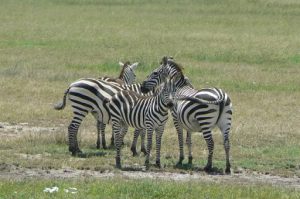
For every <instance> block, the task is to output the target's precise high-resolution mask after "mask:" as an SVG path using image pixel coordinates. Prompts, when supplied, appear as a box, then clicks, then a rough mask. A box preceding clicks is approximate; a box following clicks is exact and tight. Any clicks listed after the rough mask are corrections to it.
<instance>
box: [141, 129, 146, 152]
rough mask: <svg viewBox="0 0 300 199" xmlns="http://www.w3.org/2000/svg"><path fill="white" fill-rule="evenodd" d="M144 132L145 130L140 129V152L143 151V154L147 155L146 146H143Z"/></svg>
mask: <svg viewBox="0 0 300 199" xmlns="http://www.w3.org/2000/svg"><path fill="white" fill-rule="evenodd" d="M145 134H146V131H145V130H144V129H143V130H141V131H140V135H141V152H143V153H144V155H147V151H146V147H145Z"/></svg>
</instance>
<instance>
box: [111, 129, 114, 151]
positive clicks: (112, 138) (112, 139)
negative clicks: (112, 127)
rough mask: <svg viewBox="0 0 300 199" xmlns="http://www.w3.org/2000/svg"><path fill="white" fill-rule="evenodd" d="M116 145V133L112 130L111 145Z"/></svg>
mask: <svg viewBox="0 0 300 199" xmlns="http://www.w3.org/2000/svg"><path fill="white" fill-rule="evenodd" d="M113 146H115V133H114V131H112V133H111V138H110V147H111V148H113Z"/></svg>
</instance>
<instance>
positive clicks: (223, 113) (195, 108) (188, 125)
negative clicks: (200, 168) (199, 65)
mask: <svg viewBox="0 0 300 199" xmlns="http://www.w3.org/2000/svg"><path fill="white" fill-rule="evenodd" d="M165 74H167V75H165ZM175 75H176V76H177V77H178V78H177V79H176V80H175V87H176V93H175V103H174V107H173V109H172V116H173V121H174V125H175V128H176V130H177V134H178V141H179V151H180V155H179V162H178V165H181V164H182V161H183V159H184V152H183V129H185V130H187V143H188V147H189V163H190V164H191V163H192V152H191V145H192V142H191V132H195V131H199V132H202V134H203V137H204V139H205V141H206V143H207V147H208V151H209V154H208V160H207V164H206V166H205V170H206V171H211V170H212V157H213V149H214V141H213V137H212V133H211V132H212V129H213V128H214V127H215V126H218V128H219V129H220V130H221V132H222V134H223V138H224V148H225V153H226V169H225V172H226V173H230V161H229V150H230V144H229V132H230V129H231V118H232V103H231V100H230V98H229V96H228V95H227V94H226V93H225V92H224V91H223V90H221V89H218V88H205V89H201V90H196V89H194V88H193V86H192V85H191V84H190V82H189V81H188V79H187V78H186V77H185V76H184V75H183V73H182V70H181V67H180V66H179V65H178V64H177V63H175V62H174V60H173V59H172V58H167V57H164V58H163V60H162V63H161V66H160V67H159V68H157V69H155V70H154V71H153V72H152V74H151V75H149V76H148V79H147V80H145V81H144V82H143V85H142V91H143V92H147V91H148V90H150V89H153V87H155V86H157V85H159V84H160V83H161V82H163V81H164V80H165V78H167V77H169V78H172V77H173V76H175ZM176 99H177V100H176Z"/></svg>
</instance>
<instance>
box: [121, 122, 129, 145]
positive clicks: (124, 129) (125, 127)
mask: <svg viewBox="0 0 300 199" xmlns="http://www.w3.org/2000/svg"><path fill="white" fill-rule="evenodd" d="M121 132H122V133H121V139H122V145H124V144H125V143H124V137H125V135H126V134H127V132H128V126H123V128H122V129H121Z"/></svg>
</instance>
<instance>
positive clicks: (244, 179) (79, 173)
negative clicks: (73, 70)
mask: <svg viewBox="0 0 300 199" xmlns="http://www.w3.org/2000/svg"><path fill="white" fill-rule="evenodd" d="M56 130H57V129H55V128H52V127H30V126H29V125H28V124H27V123H22V124H9V123H0V138H1V137H2V136H5V137H8V136H13V137H17V136H22V134H23V133H24V132H49V131H56ZM36 178H38V179H75V178H94V179H110V178H125V179H152V180H171V181H201V182H207V183H220V184H222V183H226V184H229V183H232V184H241V185H260V184H261V185H271V186H278V187H286V188H294V189H297V190H300V178H299V177H296V176H295V177H290V178H285V177H280V176H274V175H265V174H260V173H257V172H253V171H246V170H244V169H242V168H241V169H239V170H238V171H235V172H234V173H232V174H231V175H220V174H217V175H212V174H206V173H205V172H190V173H171V172H161V171H158V172H152V171H139V170H138V171H109V170H107V171H104V172H100V171H92V170H76V169H72V168H62V169H57V170H54V169H45V170H43V169H37V168H23V167H20V166H16V165H12V164H7V163H3V162H1V161H0V179H7V180H26V179H36Z"/></svg>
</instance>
